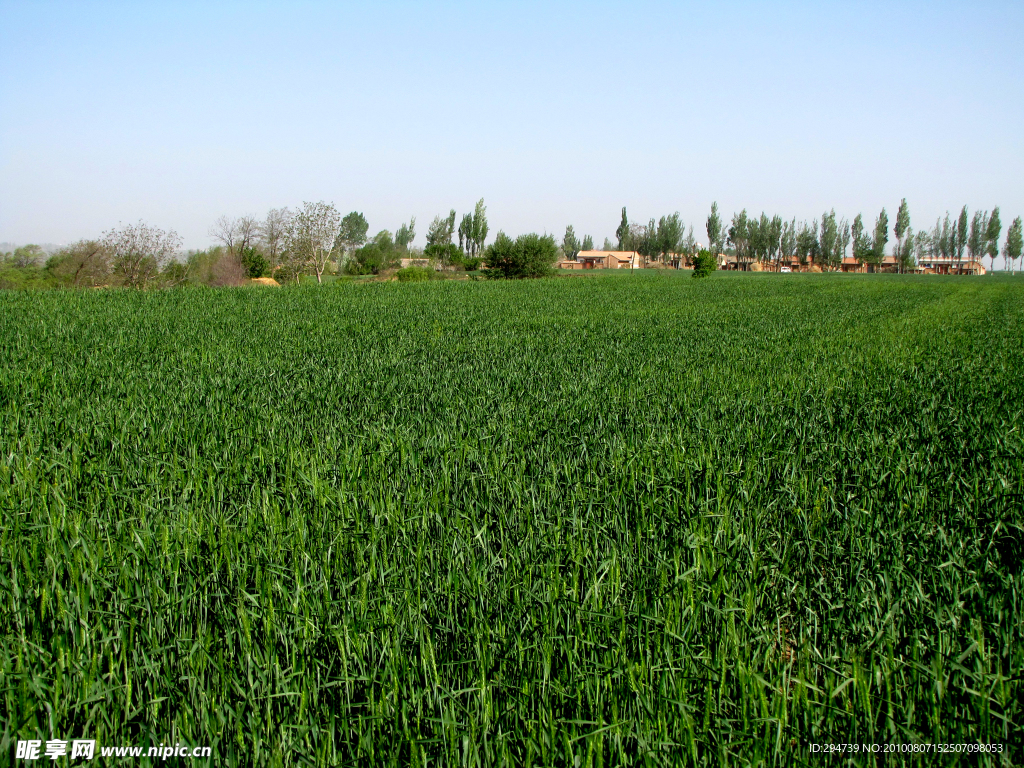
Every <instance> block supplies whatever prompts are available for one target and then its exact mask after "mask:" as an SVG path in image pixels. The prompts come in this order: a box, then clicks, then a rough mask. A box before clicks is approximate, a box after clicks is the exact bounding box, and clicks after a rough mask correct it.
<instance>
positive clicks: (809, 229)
mask: <svg viewBox="0 0 1024 768" xmlns="http://www.w3.org/2000/svg"><path fill="white" fill-rule="evenodd" d="M819 250H820V244H819V243H818V222H817V221H814V222H812V223H811V224H808V223H807V222H804V223H803V224H801V225H800V231H799V232H797V234H796V257H797V258H798V259H800V263H801V264H812V263H813V262H814V260H815V259H817V258H818V253H819Z"/></svg>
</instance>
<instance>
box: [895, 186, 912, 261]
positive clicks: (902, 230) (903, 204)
mask: <svg viewBox="0 0 1024 768" xmlns="http://www.w3.org/2000/svg"><path fill="white" fill-rule="evenodd" d="M909 230H910V208H909V207H908V206H907V198H905V197H904V198H903V199H902V200H901V201H900V209H899V210H898V211H897V212H896V226H895V227H894V228H893V234H894V235H896V258H897V261H898V269H899V270H900V272H902V271H903V238H904V236H905V235H906V234H907V232H908V231H909Z"/></svg>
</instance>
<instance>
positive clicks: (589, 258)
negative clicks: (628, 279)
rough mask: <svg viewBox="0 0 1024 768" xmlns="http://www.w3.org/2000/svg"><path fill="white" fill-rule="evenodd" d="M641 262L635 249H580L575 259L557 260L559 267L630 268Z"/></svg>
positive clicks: (641, 259) (637, 265)
mask: <svg viewBox="0 0 1024 768" xmlns="http://www.w3.org/2000/svg"><path fill="white" fill-rule="evenodd" d="M641 264H643V258H642V257H641V256H640V254H639V253H637V252H636V251H580V252H579V253H577V254H576V259H575V260H569V259H566V260H565V261H560V262H558V268H559V269H632V268H635V267H639V266H640V265H641Z"/></svg>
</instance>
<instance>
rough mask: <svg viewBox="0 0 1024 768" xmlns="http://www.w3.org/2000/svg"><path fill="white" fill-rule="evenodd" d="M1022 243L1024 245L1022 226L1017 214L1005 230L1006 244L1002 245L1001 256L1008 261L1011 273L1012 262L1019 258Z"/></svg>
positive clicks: (1011, 272) (1023, 229)
mask: <svg viewBox="0 0 1024 768" xmlns="http://www.w3.org/2000/svg"><path fill="white" fill-rule="evenodd" d="M1022 245H1024V228H1022V226H1021V220H1020V216H1018V217H1017V218H1015V219H1014V220H1013V223H1011V224H1010V227H1009V229H1007V230H1006V244H1005V245H1004V246H1003V258H1004V259H1006V260H1007V261H1008V262H1009V263H1010V274H1011V275H1012V274H1013V265H1014V262H1016V261H1017V259H1019V258H1020V255H1021V248H1022Z"/></svg>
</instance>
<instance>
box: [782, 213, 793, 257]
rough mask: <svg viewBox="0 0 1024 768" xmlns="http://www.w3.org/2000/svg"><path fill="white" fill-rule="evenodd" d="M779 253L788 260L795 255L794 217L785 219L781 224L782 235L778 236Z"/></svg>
mask: <svg viewBox="0 0 1024 768" xmlns="http://www.w3.org/2000/svg"><path fill="white" fill-rule="evenodd" d="M779 253H780V254H781V256H782V258H783V259H784V260H786V261H789V260H790V259H792V258H793V257H794V256H796V219H793V221H791V222H790V221H787V222H786V223H785V224H784V225H783V226H782V237H780V238H779Z"/></svg>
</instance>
